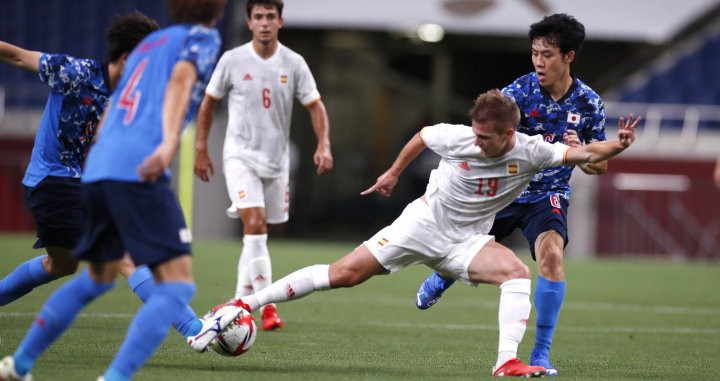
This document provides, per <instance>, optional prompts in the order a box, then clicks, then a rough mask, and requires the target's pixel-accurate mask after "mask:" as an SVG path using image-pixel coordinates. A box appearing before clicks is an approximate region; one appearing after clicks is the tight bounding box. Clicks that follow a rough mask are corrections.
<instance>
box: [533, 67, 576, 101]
mask: <svg viewBox="0 0 720 381" xmlns="http://www.w3.org/2000/svg"><path fill="white" fill-rule="evenodd" d="M570 77H571V78H572V82H571V83H570V87H568V90H567V91H566V92H565V94H564V95H563V96H562V97H560V99H558V100H557V101H556V102H555V103H558V104H560V103H562V102H563V101H564V100H565V99H567V98H568V97H570V95H571V94H572V93H573V91H575V88H576V87H577V85H578V80H577V78H575V76H574V75H572V74H570ZM535 82H536V83H537V84H538V87H539V88H540V93H542V94H543V95H545V96H546V97H548V98H550V99H553V97H552V96H551V95H550V93H549V92H548V91H547V90H546V89H545V88H544V87H542V85H541V84H540V82H539V81H538V79H537V75H535Z"/></svg>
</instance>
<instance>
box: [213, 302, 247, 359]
mask: <svg viewBox="0 0 720 381" xmlns="http://www.w3.org/2000/svg"><path fill="white" fill-rule="evenodd" d="M256 335H257V326H256V325H255V321H254V320H253V316H252V315H251V314H250V313H249V312H247V311H245V310H243V312H242V313H241V314H240V315H238V317H237V318H236V319H235V320H234V321H232V322H231V323H230V325H228V326H227V328H225V330H224V331H222V333H220V334H219V335H218V336H217V337H216V338H215V340H213V341H212V342H211V343H210V346H211V347H212V349H213V350H214V351H215V352H217V353H219V354H221V355H223V356H240V355H241V354H243V353H245V352H247V351H249V350H250V348H251V347H252V345H253V343H255V336H256Z"/></svg>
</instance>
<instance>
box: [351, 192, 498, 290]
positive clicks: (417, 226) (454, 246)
mask: <svg viewBox="0 0 720 381" xmlns="http://www.w3.org/2000/svg"><path fill="white" fill-rule="evenodd" d="M494 238H495V237H494V236H491V235H482V234H477V235H474V236H472V237H470V238H469V239H467V240H466V241H463V242H453V241H451V240H450V239H448V238H447V237H445V236H444V235H442V234H439V233H438V228H437V223H436V222H435V219H434V217H433V215H432V213H431V211H430V207H429V206H428V205H427V204H426V203H425V202H424V201H422V200H420V199H417V200H415V201H413V202H411V203H410V204H408V206H407V207H405V210H403V212H402V214H401V215H400V217H398V218H397V219H396V220H395V221H394V222H393V223H392V225H390V226H387V227H385V228H383V229H382V230H380V231H379V232H377V233H376V234H375V235H374V236H372V238H370V239H369V240H367V241H365V242H363V243H364V244H365V246H366V247H367V248H368V249H369V250H370V252H371V253H372V255H373V256H374V257H375V259H377V260H378V262H380V264H381V265H382V266H383V267H384V268H385V269H386V270H388V271H390V272H391V273H393V272H395V271H397V270H400V269H402V268H404V267H407V266H410V265H417V264H424V265H427V266H428V267H431V268H433V269H435V270H437V271H439V272H442V273H443V274H447V275H451V276H452V277H454V278H456V279H459V280H460V281H462V282H463V283H465V284H468V285H470V286H477V283H475V282H472V281H470V277H469V275H468V267H469V266H470V262H471V261H472V260H473V258H475V255H477V253H478V252H479V251H480V249H482V248H483V246H485V244H486V243H488V242H490V241H492V240H494Z"/></svg>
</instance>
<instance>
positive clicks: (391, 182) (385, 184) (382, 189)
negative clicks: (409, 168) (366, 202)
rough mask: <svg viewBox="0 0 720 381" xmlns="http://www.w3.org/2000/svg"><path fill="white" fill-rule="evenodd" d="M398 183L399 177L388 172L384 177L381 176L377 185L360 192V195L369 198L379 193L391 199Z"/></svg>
mask: <svg viewBox="0 0 720 381" xmlns="http://www.w3.org/2000/svg"><path fill="white" fill-rule="evenodd" d="M397 181H398V177H397V175H395V174H394V173H392V172H391V171H390V170H387V171H386V172H385V173H383V174H382V175H380V177H378V178H377V181H376V182H375V185H373V186H371V187H370V188H368V189H365V190H364V191H362V192H360V194H361V195H363V196H367V195H369V194H370V193H373V192H378V193H380V194H381V195H383V196H385V197H390V194H391V193H392V191H393V189H394V188H395V185H397Z"/></svg>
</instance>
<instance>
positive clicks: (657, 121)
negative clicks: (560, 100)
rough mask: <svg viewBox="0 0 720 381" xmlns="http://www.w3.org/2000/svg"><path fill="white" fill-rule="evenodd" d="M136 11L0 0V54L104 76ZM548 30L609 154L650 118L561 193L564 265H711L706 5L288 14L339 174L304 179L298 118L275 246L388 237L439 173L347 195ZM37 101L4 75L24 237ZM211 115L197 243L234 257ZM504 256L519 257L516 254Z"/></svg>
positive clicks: (523, 56)
mask: <svg viewBox="0 0 720 381" xmlns="http://www.w3.org/2000/svg"><path fill="white" fill-rule="evenodd" d="M132 9H139V10H141V11H142V12H144V13H146V14H147V15H149V16H151V17H153V18H155V19H157V20H158V21H159V22H160V24H161V25H165V24H167V22H168V16H167V12H166V10H165V2H164V1H139V0H138V1H130V0H113V1H104V0H85V1H70V0H65V1H63V0H38V1H32V2H29V1H22V0H3V1H2V2H0V14H1V15H2V20H3V21H2V23H0V40H3V41H7V42H10V43H13V44H17V45H20V46H22V47H25V48H28V49H32V50H40V51H46V52H57V53H68V54H72V55H75V56H79V57H93V58H102V57H103V55H104V48H105V46H104V35H103V31H104V28H105V26H106V25H107V24H108V22H109V20H110V19H111V17H112V16H113V15H115V14H119V13H124V12H128V11H130V10H132ZM555 12H566V13H569V14H572V15H575V16H576V17H577V18H578V19H579V20H580V21H581V22H583V23H584V24H585V26H586V31H587V40H586V43H585V45H584V47H583V50H582V52H581V53H580V55H579V57H578V58H577V59H576V61H575V63H574V64H573V72H574V73H575V74H576V75H577V76H578V77H579V78H580V79H582V80H583V81H584V82H586V83H587V84H589V85H590V86H591V87H593V88H594V89H595V90H596V91H598V92H599V93H600V94H601V95H602V96H603V98H604V100H605V102H606V107H607V113H608V124H607V126H608V136H609V137H612V136H613V135H614V128H613V126H614V124H615V123H616V121H617V117H618V116H620V115H623V114H627V113H629V112H634V113H636V114H639V115H643V116H644V117H645V118H646V119H645V122H644V123H643V126H642V129H641V130H640V134H639V139H638V142H637V144H636V146H634V147H633V148H632V149H630V150H629V151H628V152H626V153H625V154H624V155H623V156H622V157H621V158H617V159H613V160H611V162H610V171H609V173H607V174H605V175H603V176H600V177H591V176H585V175H584V174H582V173H577V174H575V176H574V177H573V185H574V189H575V194H574V196H573V203H572V207H571V208H570V212H571V215H570V223H569V226H570V236H571V243H570V247H569V248H568V251H567V253H568V256H569V257H575V258H580V257H584V256H592V255H601V256H602V255H624V256H663V257H668V258H676V259H677V258H682V259H685V258H689V259H697V260H703V261H717V260H719V259H720V250H718V248H719V247H720V244H719V242H720V202H719V200H720V191H718V190H716V189H714V188H713V186H712V180H711V173H712V167H713V164H714V160H715V158H716V156H717V155H718V153H719V152H720V107H719V106H718V105H719V104H720V71H719V70H718V69H717V68H718V67H720V22H719V21H720V2H719V1H715V0H686V1H682V2H679V1H673V0H655V1H651V0H638V1H633V2H625V1H620V0H608V1H603V2H587V1H583V2H578V1H571V0H545V1H538V0H535V1H530V0H528V1H524V0H494V1H493V0H423V1H417V0H416V1H413V0H394V1H392V2H387V1H382V0H372V1H371V0H365V1H333V0H288V1H287V2H286V6H285V12H284V17H285V27H284V28H283V30H282V31H281V33H280V41H281V42H282V43H283V44H285V45H287V46H288V47H290V48H292V49H293V50H295V51H297V52H298V53H300V54H302V55H303V56H304V57H305V59H306V60H307V62H308V64H309V66H310V68H311V70H312V71H313V73H314V75H315V78H316V81H317V82H318V87H319V89H320V92H321V94H322V95H323V100H324V102H325V104H326V106H327V108H328V113H329V116H330V122H331V140H332V144H333V154H334V157H335V169H334V170H333V171H332V172H331V173H330V174H328V175H324V176H321V177H317V176H315V175H314V168H313V163H312V152H313V151H314V144H315V141H314V134H313V133H312V127H311V126H310V121H309V118H308V116H307V113H306V112H305V110H304V109H303V107H302V106H301V105H299V104H297V103H296V104H295V107H294V115H293V128H292V140H293V143H294V146H295V147H294V148H295V150H294V153H295V155H293V158H294V159H293V163H294V167H295V168H296V169H295V171H294V175H293V178H294V181H293V192H292V204H291V205H292V206H291V208H292V209H291V220H290V223H289V224H287V226H285V227H282V228H281V229H278V230H276V231H274V232H273V234H274V235H275V236H286V237H290V238H299V239H306V238H313V239H322V240H332V241H338V240H343V241H344V240H353V241H357V240H359V239H364V238H366V237H367V236H368V235H369V234H371V233H372V232H374V231H375V230H377V229H378V228H379V227H382V226H384V225H386V224H387V223H389V222H390V221H391V220H392V218H393V217H395V216H396V215H397V214H398V213H399V211H400V210H401V208H402V207H403V206H404V205H405V204H406V203H407V202H408V201H409V200H411V199H413V198H415V197H417V196H418V195H419V194H421V193H422V191H423V189H424V185H425V180H426V178H427V173H428V171H429V169H430V168H432V166H433V165H434V163H435V162H436V160H437V159H436V158H434V157H433V155H431V154H427V155H424V156H423V157H422V158H421V160H419V161H418V162H417V163H415V164H414V165H413V166H411V167H410V168H408V171H407V172H406V173H405V174H404V177H403V178H402V179H401V182H400V184H399V186H398V188H397V190H396V192H395V194H394V196H393V197H392V198H390V199H382V198H380V197H378V196H372V197H366V198H362V197H360V196H359V192H360V191H361V190H362V189H365V188H366V187H367V186H369V185H371V184H372V183H373V182H374V179H375V177H376V176H378V175H379V174H380V173H382V171H384V170H385V168H386V167H387V166H388V165H389V164H390V163H391V161H392V159H393V158H394V157H395V155H396V154H397V152H398V151H399V149H400V148H401V147H402V145H403V144H404V143H405V141H406V140H407V139H408V138H409V137H410V136H411V135H412V133H414V132H415V131H417V130H418V129H419V128H420V127H422V126H424V125H429V124H434V123H437V122H453V123H466V122H467V117H466V111H467V109H468V108H469V106H470V104H471V101H472V99H473V98H474V97H475V96H476V95H477V94H478V93H480V92H481V91H484V90H486V89H489V88H494V87H502V86H504V85H506V84H508V83H510V82H511V81H512V80H513V79H515V78H516V77H518V76H520V75H522V74H524V73H526V72H529V71H531V70H532V65H531V63H530V57H529V47H528V41H527V38H526V33H527V28H528V26H529V25H530V24H531V23H532V22H535V21H537V20H539V19H540V18H541V17H542V16H543V15H544V14H550V13H555ZM219 29H220V30H221V33H222V34H223V38H224V49H229V48H232V47H235V46H237V45H238V44H241V43H244V42H246V41H248V40H249V38H250V35H249V32H248V31H247V28H246V26H245V11H244V2H242V1H232V0H231V1H230V5H229V6H228V9H227V11H226V14H225V18H224V20H223V21H222V22H221V24H220V25H219ZM47 93H48V90H47V87H46V86H45V85H44V84H42V83H41V82H40V81H38V80H37V78H35V76H34V75H31V74H28V73H24V72H21V71H20V70H18V69H15V68H12V67H9V66H7V65H2V66H0V210H2V213H0V232H18V233H23V232H24V233H27V232H32V230H33V225H32V219H31V218H30V215H29V213H28V211H27V209H26V207H25V204H24V201H23V199H22V191H21V189H22V188H21V185H20V179H21V178H22V174H23V172H24V170H25V167H26V166H27V163H28V160H29V156H30V149H31V147H32V139H33V137H34V132H35V130H36V128H37V121H38V120H39V117H40V115H41V112H42V108H43V106H44V102H45V100H46V97H47ZM220 110H222V111H221V112H220V114H219V115H218V116H217V117H216V122H215V124H214V127H213V131H212V133H211V138H210V140H211V145H212V148H211V153H212V155H213V157H214V162H215V164H216V168H217V169H218V172H217V173H216V174H215V176H214V178H213V181H212V182H211V183H210V184H205V183H201V182H199V181H197V180H194V181H193V182H194V187H193V188H194V194H193V195H192V198H190V199H191V200H192V202H191V203H192V205H193V214H192V224H193V232H194V234H195V237H196V240H207V239H215V238H235V239H238V238H239V237H240V232H241V229H240V226H239V223H238V222H235V221H230V220H228V219H227V218H226V217H225V216H224V209H225V207H226V206H227V202H226V199H227V195H226V192H225V185H224V179H223V177H222V174H221V173H220V169H219V168H220V167H221V160H220V157H221V142H222V139H223V138H224V124H225V120H226V115H225V113H226V111H225V110H226V107H225V106H224V105H223V106H222V107H220ZM186 148H192V146H191V145H190V146H186ZM189 151H192V150H191V149H190V150H189ZM177 167H178V166H177V165H176V175H175V180H176V181H177V180H178V178H179V179H180V181H182V180H183V176H185V177H184V178H185V181H188V179H189V178H188V177H187V176H188V175H189V172H188V171H187V170H185V171H179V170H178V169H177ZM578 172H579V171H578ZM191 181H192V180H191ZM180 188H181V189H185V191H187V188H188V187H187V186H186V187H184V188H183V187H182V186H180ZM511 244H512V245H513V246H515V245H517V246H518V247H523V248H524V247H525V246H526V243H525V242H524V241H523V240H522V238H521V237H515V239H514V240H513V241H511Z"/></svg>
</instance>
